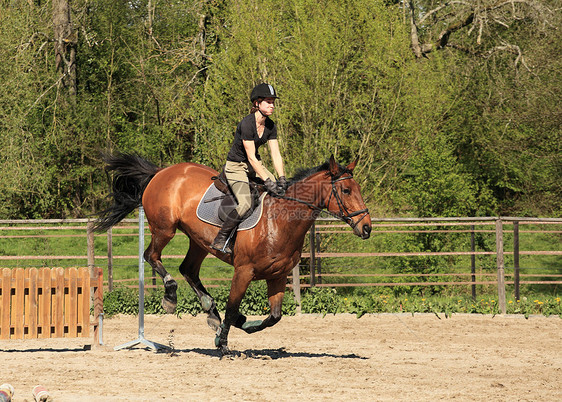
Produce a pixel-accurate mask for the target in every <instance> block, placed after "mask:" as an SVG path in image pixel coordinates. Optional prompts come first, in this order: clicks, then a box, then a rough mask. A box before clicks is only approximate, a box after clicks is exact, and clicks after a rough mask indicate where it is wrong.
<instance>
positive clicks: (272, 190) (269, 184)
mask: <svg viewBox="0 0 562 402" xmlns="http://www.w3.org/2000/svg"><path fill="white" fill-rule="evenodd" d="M264 185H265V189H266V190H267V192H268V193H269V194H271V195H279V189H278V188H277V183H274V182H273V180H271V179H270V178H269V177H268V178H267V179H266V181H265V182H264Z"/></svg>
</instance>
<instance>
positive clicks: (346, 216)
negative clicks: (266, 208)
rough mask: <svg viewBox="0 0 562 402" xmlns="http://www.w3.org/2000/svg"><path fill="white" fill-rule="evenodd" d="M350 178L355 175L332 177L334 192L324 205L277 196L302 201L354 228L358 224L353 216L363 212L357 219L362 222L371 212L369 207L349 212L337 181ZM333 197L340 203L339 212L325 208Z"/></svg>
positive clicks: (286, 198) (313, 208) (292, 199)
mask: <svg viewBox="0 0 562 402" xmlns="http://www.w3.org/2000/svg"><path fill="white" fill-rule="evenodd" d="M348 179H353V176H351V175H350V176H345V177H335V178H334V177H332V192H331V193H330V198H328V202H327V203H326V204H325V205H324V203H322V204H321V205H320V206H319V207H317V206H316V205H314V204H311V203H310V202H307V201H303V200H299V199H298V198H293V197H287V196H277V198H281V199H285V200H290V201H296V202H300V203H301V204H304V205H306V206H308V207H309V208H311V209H312V210H314V211H318V212H322V211H323V212H326V213H327V214H329V215H331V216H333V217H334V218H337V219H339V220H341V221H343V222H345V223H347V224H348V225H349V226H351V228H352V229H355V227H356V226H357V224H356V223H354V222H353V220H352V219H351V218H353V217H355V216H357V215H361V214H363V215H361V218H360V219H359V220H358V221H357V222H361V220H362V219H363V218H364V217H365V216H367V214H368V213H369V209H368V208H365V209H360V210H358V211H354V212H349V210H348V209H347V208H346V206H345V205H344V204H343V201H342V199H341V196H340V195H339V194H338V191H337V189H336V183H337V182H339V181H342V180H348ZM332 197H334V199H335V200H336V203H337V204H338V208H339V213H335V212H332V211H330V210H328V209H325V208H328V206H329V205H330V202H331V201H332Z"/></svg>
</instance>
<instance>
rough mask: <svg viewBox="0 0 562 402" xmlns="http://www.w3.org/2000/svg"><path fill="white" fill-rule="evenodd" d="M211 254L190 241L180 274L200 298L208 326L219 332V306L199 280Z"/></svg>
mask: <svg viewBox="0 0 562 402" xmlns="http://www.w3.org/2000/svg"><path fill="white" fill-rule="evenodd" d="M207 254H209V252H208V251H207V250H205V249H203V248H202V247H200V246H199V245H198V244H197V243H195V242H194V241H193V240H191V239H190V241H189V250H188V251H187V254H186V256H185V258H184V260H183V262H182V263H181V265H180V273H181V274H182V275H183V276H184V278H185V280H186V281H187V283H189V285H191V287H192V289H193V290H194V291H195V293H196V294H197V297H199V301H200V302H201V307H203V311H205V312H206V313H207V315H208V316H207V324H209V326H210V327H211V328H212V329H213V330H215V331H216V330H217V329H218V328H219V325H220V324H221V318H220V315H219V312H218V310H217V305H216V304H215V300H214V299H213V297H212V296H211V295H210V294H209V292H207V289H205V287H204V286H203V284H202V283H201V279H199V271H200V269H201V264H202V263H203V260H204V259H205V257H206V256H207Z"/></svg>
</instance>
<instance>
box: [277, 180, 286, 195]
mask: <svg viewBox="0 0 562 402" xmlns="http://www.w3.org/2000/svg"><path fill="white" fill-rule="evenodd" d="M277 185H278V186H279V188H280V189H281V190H282V192H283V193H285V191H287V188H288V187H289V182H288V181H287V178H286V177H285V176H281V177H280V178H279V180H277Z"/></svg>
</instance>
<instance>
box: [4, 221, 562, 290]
mask: <svg viewBox="0 0 562 402" xmlns="http://www.w3.org/2000/svg"><path fill="white" fill-rule="evenodd" d="M321 224H325V222H322V223H321ZM14 226H15V225H14ZM22 226H25V227H30V226H32V225H31V224H26V225H18V230H6V229H2V230H0V236H1V237H0V256H18V255H19V256H24V255H25V256H30V255H39V256H41V255H43V256H49V255H64V256H80V258H74V259H58V260H56V259H55V260H53V259H47V258H44V259H38V260H19V261H16V260H0V267H30V266H34V267H55V266H62V267H71V266H86V265H87V259H86V244H87V241H86V235H85V227H84V226H85V225H82V226H83V227H82V228H81V229H72V228H70V227H71V226H72V227H74V226H79V225H78V224H70V225H58V224H57V225H48V224H42V225H41V226H42V227H49V226H51V227H53V228H55V227H56V228H61V227H62V229H56V230H54V229H53V230H46V229H22ZM491 228H493V227H490V226H482V227H477V228H476V229H477V230H482V232H477V233H476V244H477V247H476V250H477V251H491V252H495V235H494V232H493V230H492V229H491ZM395 229H396V230H403V229H404V228H403V227H399V228H388V227H385V226H382V225H377V224H375V225H374V226H373V233H372V236H371V239H370V240H368V241H362V240H361V239H359V238H358V237H356V236H353V235H352V234H351V233H350V231H349V230H348V231H347V232H346V233H338V234H326V233H321V234H320V236H321V245H320V247H321V251H327V252H337V251H341V250H346V251H351V250H353V251H354V252H396V251H410V252H411V251H420V250H422V251H423V250H424V249H426V248H427V247H430V248H431V249H433V250H437V251H449V250H462V251H470V234H469V233H425V232H424V233H416V234H411V233H410V234H405V233H382V232H381V231H382V230H387V231H388V230H395ZM418 229H419V228H418ZM431 229H437V230H439V229H443V228H439V227H437V228H435V227H431ZM448 229H456V230H466V229H467V227H466V226H459V227H448ZM544 229H548V230H550V231H551V232H550V233H544V232H543V233H538V231H539V230H544ZM560 229H562V225H560V224H559V225H543V226H540V225H520V243H521V244H520V249H521V250H560V244H561V240H562V236H561V234H560V233H556V231H560ZM322 230H325V229H322ZM137 233H138V232H137V228H135V227H134V226H132V225H131V226H130V227H128V228H114V230H113V254H114V260H113V264H114V274H113V276H114V280H121V279H136V278H138V257H137V255H138V236H137ZM6 236H11V237H6ZM16 236H17V237H16ZM22 236H51V237H31V238H24V237H22ZM149 241H150V236H149V233H148V230H147V236H146V238H145V246H147V245H148V243H149ZM306 243H308V237H307V240H306ZM94 245H95V255H96V261H95V263H96V265H97V266H100V267H103V268H104V276H105V278H106V279H107V237H106V236H105V234H102V235H96V236H95V240H94ZM188 246H189V240H188V238H187V237H186V236H185V235H184V234H182V233H179V232H178V233H177V235H176V236H175V237H174V238H173V239H172V241H171V242H170V243H169V244H168V246H167V247H166V248H165V249H164V255H165V258H164V259H163V262H164V265H165V267H166V269H167V270H168V271H169V272H170V273H171V274H172V275H173V276H175V277H178V276H179V272H178V267H179V264H180V263H181V261H182V259H183V256H184V255H185V253H186V252H187V249H188ZM504 248H505V250H506V252H508V251H511V250H513V233H512V231H511V227H510V226H509V225H506V226H505V231H504ZM307 249H308V245H307V244H305V248H304V250H305V251H307ZM126 255H129V256H133V258H129V259H123V258H119V257H121V256H126ZM170 255H172V256H174V255H175V256H180V257H179V258H166V256H170ZM505 265H506V274H511V273H512V272H513V257H512V256H511V255H509V254H506V256H505ZM520 265H521V267H522V268H521V273H522V274H523V275H525V274H532V275H537V277H536V278H523V279H532V280H546V279H548V278H545V277H544V275H549V274H558V275H560V274H561V273H562V257H561V256H559V255H558V256H557V255H522V256H521V261H520ZM232 272H233V268H232V267H231V266H229V265H228V264H225V263H223V262H222V261H220V260H218V259H216V258H207V259H205V261H204V263H203V266H202V269H201V277H202V278H224V279H230V278H231V277H232ZM322 272H323V273H325V274H327V273H330V274H337V275H341V276H338V277H334V278H327V277H324V282H327V281H332V282H339V283H345V282H349V283H352V282H363V283H369V282H370V283H372V282H390V281H397V280H401V281H405V282H418V281H422V280H426V279H427V278H424V277H415V278H396V277H393V278H388V277H387V278H384V277H379V276H367V277H359V278H357V277H356V278H351V277H346V275H347V274H351V273H353V274H365V275H369V274H371V275H373V274H396V273H405V272H406V273H414V274H415V273H431V272H435V273H440V272H446V273H454V272H457V273H469V272H470V256H460V257H451V256H445V257H369V258H351V257H341V258H326V259H323V260H322ZM476 272H477V273H489V274H492V275H493V276H491V277H489V278H486V279H485V280H486V281H491V282H494V281H495V276H494V275H495V272H496V267H495V254H492V255H485V256H477V258H476ZM308 273H309V272H308V266H307V262H306V261H303V264H302V265H301V275H307V274H308ZM151 275H152V269H151V267H150V266H148V264H145V277H149V276H151ZM448 279H451V277H445V276H443V277H434V278H431V280H439V281H444V280H448ZM462 280H463V281H468V280H469V277H463V278H462ZM305 282H306V281H305ZM216 283H221V282H216ZM157 284H160V281H159V280H158V281H157ZM469 289H470V287H469V286H455V287H451V286H447V287H430V288H422V287H420V289H413V290H414V291H415V292H422V293H425V294H426V295H429V294H433V293H435V292H440V293H442V294H447V295H452V294H460V295H466V294H467V293H468V292H469V291H470V290H469ZM558 289H559V286H556V285H528V286H522V290H521V294H522V295H527V296H529V295H532V294H533V293H538V294H541V293H544V294H551V295H558V294H559V290H558ZM406 290H407V289H406V287H399V286H395V287H388V288H380V289H379V292H380V293H383V294H392V295H398V294H400V293H403V292H404V291H406ZM477 291H478V294H479V295H480V294H493V293H494V292H495V286H485V285H484V286H482V285H479V286H478V287H477ZM346 292H347V293H351V292H352V290H350V289H347V290H346V289H342V290H341V291H340V293H343V294H345V293H346ZM508 292H509V293H511V292H512V288H509V287H508Z"/></svg>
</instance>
